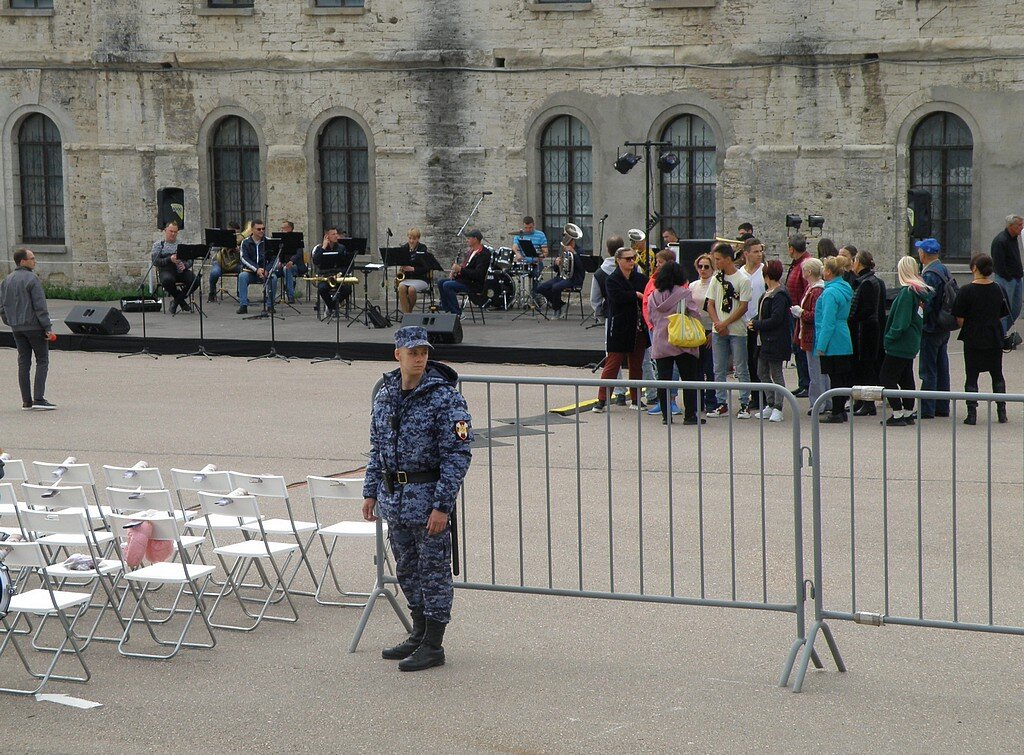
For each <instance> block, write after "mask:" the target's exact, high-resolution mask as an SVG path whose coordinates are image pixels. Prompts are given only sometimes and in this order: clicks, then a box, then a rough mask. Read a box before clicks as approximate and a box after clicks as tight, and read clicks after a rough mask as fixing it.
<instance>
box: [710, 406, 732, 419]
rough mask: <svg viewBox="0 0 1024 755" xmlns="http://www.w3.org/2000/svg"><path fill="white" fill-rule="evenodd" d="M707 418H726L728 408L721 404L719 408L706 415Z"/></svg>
mask: <svg viewBox="0 0 1024 755" xmlns="http://www.w3.org/2000/svg"><path fill="white" fill-rule="evenodd" d="M707 416H708V417H711V418H714V417H728V416H729V407H727V406H725V405H724V404H723V405H722V406H719V407H718V408H716V409H712V410H711V411H710V412H708V413H707Z"/></svg>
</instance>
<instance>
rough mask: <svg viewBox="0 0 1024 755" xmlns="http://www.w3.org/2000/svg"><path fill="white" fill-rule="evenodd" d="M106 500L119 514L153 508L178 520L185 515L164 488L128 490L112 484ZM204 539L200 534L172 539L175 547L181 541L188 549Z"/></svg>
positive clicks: (200, 543)
mask: <svg viewBox="0 0 1024 755" xmlns="http://www.w3.org/2000/svg"><path fill="white" fill-rule="evenodd" d="M107 500H108V501H109V502H110V507H111V508H112V509H114V510H115V511H116V512H117V513H120V514H136V513H139V512H141V511H150V510H154V511H159V512H160V513H161V514H163V515H165V516H168V517H174V518H175V519H178V520H179V521H180V520H181V519H182V517H184V516H186V514H185V512H183V511H181V509H179V508H178V507H177V506H175V505H174V499H173V498H172V497H171V491H169V490H166V489H161V488H153V489H146V490H140V489H135V490H129V489H127V488H119V487H113V486H112V487H108V488H107ZM189 514H191V512H189ZM205 541H206V538H205V537H203V536H202V535H179V537H178V539H177V540H175V541H174V546H175V547H177V546H178V543H181V546H182V547H183V548H185V550H186V551H189V550H191V549H194V548H197V547H198V546H200V545H202V544H203V543H204V542H205Z"/></svg>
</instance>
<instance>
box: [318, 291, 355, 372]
mask: <svg viewBox="0 0 1024 755" xmlns="http://www.w3.org/2000/svg"><path fill="white" fill-rule="evenodd" d="M341 286H342V284H340V283H339V284H338V291H339V292H340V291H341ZM349 296H351V293H350V294H349ZM334 305H335V308H336V309H337V305H338V302H337V300H335V302H334ZM321 362H344V363H345V364H352V360H351V359H345V357H343V356H342V355H341V312H340V311H339V312H338V314H336V315H335V316H334V356H332V357H318V358H317V359H314V360H312V361H311V362H310V364H320V363H321Z"/></svg>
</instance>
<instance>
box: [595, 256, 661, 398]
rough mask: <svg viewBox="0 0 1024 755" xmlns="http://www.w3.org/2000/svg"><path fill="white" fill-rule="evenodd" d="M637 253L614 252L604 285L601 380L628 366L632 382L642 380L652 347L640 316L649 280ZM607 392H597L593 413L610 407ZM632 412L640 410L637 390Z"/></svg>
mask: <svg viewBox="0 0 1024 755" xmlns="http://www.w3.org/2000/svg"><path fill="white" fill-rule="evenodd" d="M636 257H637V255H636V252H635V251H634V250H633V249H629V248H627V247H622V248H621V249H619V250H618V251H617V252H615V269H614V270H613V271H612V272H611V274H610V275H609V276H608V280H607V281H606V282H605V290H606V291H607V304H606V306H607V314H608V319H607V321H606V322H605V349H606V350H607V352H608V355H607V356H606V357H605V362H604V369H603V370H602V371H601V379H602V380H611V379H614V378H615V376H616V375H618V373H619V369H620V368H621V367H622V363H623V362H626V363H627V364H628V365H629V378H630V380H639V379H640V378H641V376H642V375H643V361H644V351H645V350H646V349H647V347H648V346H650V339H649V338H648V336H647V327H646V325H645V323H644V321H643V318H642V317H641V316H640V306H641V303H642V301H643V295H644V288H646V286H647V276H646V275H644V274H643V273H641V272H640V271H639V270H637V268H636ZM607 396H608V389H607V388H604V387H601V388H599V389H598V391H597V404H596V405H595V406H594V408H593V411H595V412H598V413H601V412H603V411H605V409H606V407H607V402H606V399H607ZM629 397H630V399H631V400H630V403H629V407H630V408H631V409H637V410H638V409H639V408H640V397H639V396H638V395H637V390H636V388H630V389H629Z"/></svg>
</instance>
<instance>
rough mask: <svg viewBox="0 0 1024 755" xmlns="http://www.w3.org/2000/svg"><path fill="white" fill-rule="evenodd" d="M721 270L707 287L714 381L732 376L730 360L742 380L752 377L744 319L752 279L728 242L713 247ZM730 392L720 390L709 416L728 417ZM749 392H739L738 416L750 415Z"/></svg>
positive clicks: (717, 264)
mask: <svg viewBox="0 0 1024 755" xmlns="http://www.w3.org/2000/svg"><path fill="white" fill-rule="evenodd" d="M711 259H712V260H714V263H715V267H716V268H717V269H718V272H717V273H715V276H714V277H713V278H712V279H711V284H710V285H709V286H708V316H709V317H710V318H711V323H712V330H711V350H712V354H713V355H714V359H715V381H716V382H719V383H721V382H725V380H726V379H727V378H728V375H729V362H730V360H731V361H732V363H733V365H734V366H735V368H736V379H737V380H739V381H740V382H741V383H746V382H748V381H749V380H750V373H749V371H748V369H747V324H746V322H744V320H743V315H745V314H746V312H747V308H748V307H749V306H750V279H749V278H748V277H747V276H746V275H744V274H743V272H742V271H741V270H739V269H738V268H737V267H736V262H735V260H734V259H733V249H732V247H731V246H730V245H729V244H726V243H723V242H719V243H717V244H715V246H714V247H713V248H712V249H711ZM728 399H729V392H728V391H724V390H720V391H718V403H719V406H718V408H717V409H714V410H713V411H710V412H708V416H709V417H725V416H728V414H729V405H728ZM749 404H750V392H749V391H743V392H742V393H741V394H740V407H739V410H738V411H737V412H736V418H737V419H748V418H749V417H750V410H749V408H748V407H749Z"/></svg>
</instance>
